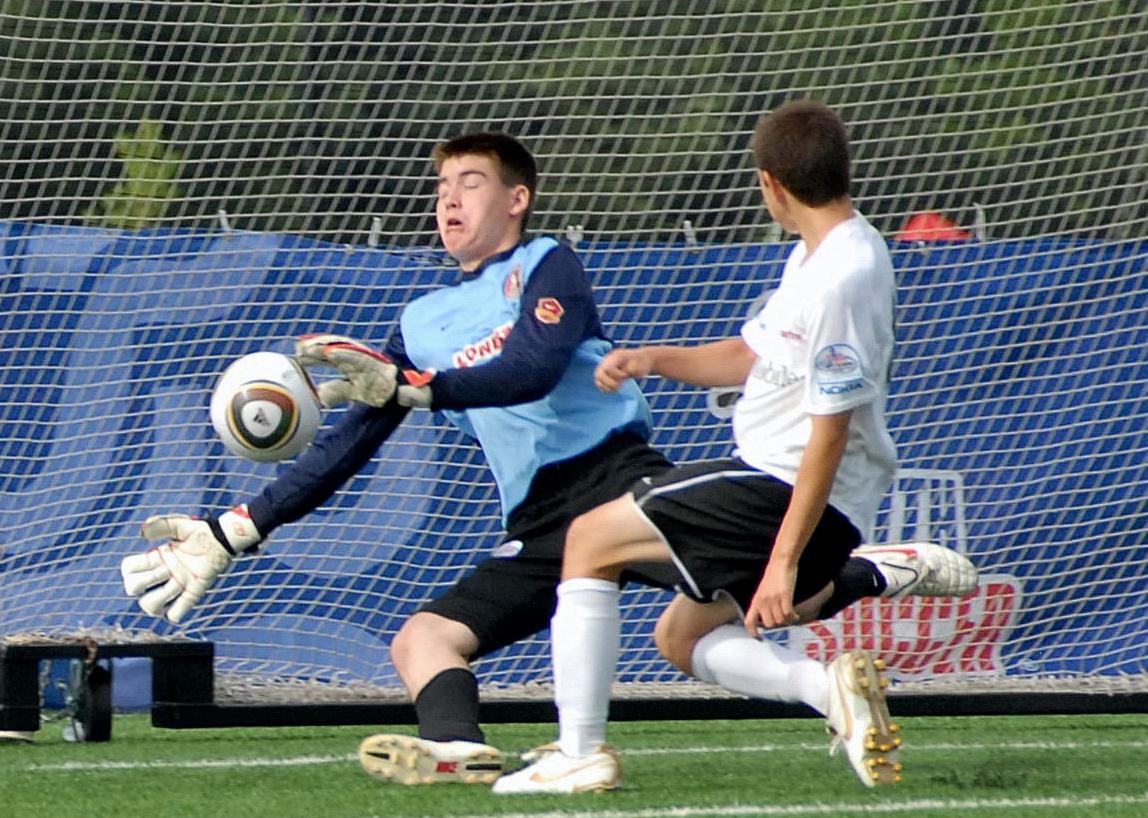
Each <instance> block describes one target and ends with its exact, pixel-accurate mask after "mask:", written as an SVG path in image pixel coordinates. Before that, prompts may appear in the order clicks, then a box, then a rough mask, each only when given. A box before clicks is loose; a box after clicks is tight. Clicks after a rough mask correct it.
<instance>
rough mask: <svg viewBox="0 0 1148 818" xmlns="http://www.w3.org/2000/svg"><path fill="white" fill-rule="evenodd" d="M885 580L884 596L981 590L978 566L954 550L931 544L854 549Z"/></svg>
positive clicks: (934, 594) (959, 593) (901, 544)
mask: <svg viewBox="0 0 1148 818" xmlns="http://www.w3.org/2000/svg"><path fill="white" fill-rule="evenodd" d="M851 556H855V557H861V558H862V559H866V560H868V561H869V562H871V563H873V564H874V565H876V566H877V570H878V571H880V572H881V576H883V577H884V578H885V583H886V587H885V590H884V591H883V592H882V593H881V596H883V597H886V598H896V597H901V596H910V595H912V596H968V595H969V594H970V593H972V591H973V589H974V588H976V587H977V567H976V566H975V565H973V564H972V563H971V562H969V560H968V558H967V557H965V556H964V555H962V554H958V553H957V552H956V551H954V550H952V549H951V548H945V547H944V546H943V545H936V544H935V543H928V542H908V543H898V544H896V545H865V546H862V547H860V548H856V549H854V550H853V553H852V555H851Z"/></svg>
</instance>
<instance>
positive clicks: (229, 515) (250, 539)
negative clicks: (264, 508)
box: [207, 505, 263, 556]
mask: <svg viewBox="0 0 1148 818" xmlns="http://www.w3.org/2000/svg"><path fill="white" fill-rule="evenodd" d="M207 525H208V527H210V528H211V533H212V535H214V537H215V539H217V540H219V544H220V545H222V546H223V547H224V548H225V549H227V551H228V553H230V554H231V555H232V556H238V555H239V554H241V553H242V552H244V551H249V550H251V549H253V548H255V546H257V545H259V543H260V542H262V541H263V536H262V535H261V534H260V533H259V531H258V529H256V528H255V523H253V522H251V515H250V514H248V513H247V506H246V505H239V506H236V507H235V508H233V509H231V511H225V512H224V513H223V514H221V515H219V517H218V518H217V517H208V518H207Z"/></svg>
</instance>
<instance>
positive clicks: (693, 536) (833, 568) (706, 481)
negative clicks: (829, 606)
mask: <svg viewBox="0 0 1148 818" xmlns="http://www.w3.org/2000/svg"><path fill="white" fill-rule="evenodd" d="M633 491H634V499H635V500H636V501H637V504H638V508H639V509H640V510H641V512H642V513H643V514H644V515H645V516H646V519H647V520H649V522H650V523H651V524H652V525H653V526H654V527H655V528H656V529H657V530H658V532H659V533H660V535H661V538H662V539H663V540H664V541H665V542H666V544H667V545H668V546H669V547H670V551H671V552H672V553H673V555H674V560H675V562H676V564H677V566H678V568H679V570H680V571H681V576H682V582H681V585H680V590H681V591H682V592H683V593H684V594H686V595H687V596H689V597H691V598H693V599H695V600H697V601H698V602H712V601H714V600H716V599H718V598H719V597H723V596H729V597H731V598H732V599H733V601H734V602H736V603H737V604H738V606H739V607H740V608H741V610H742V613H743V614H744V613H745V611H746V609H747V607H748V606H749V603H750V601H751V600H752V599H753V595H754V592H756V590H757V586H758V584H759V583H760V582H761V578H762V575H763V574H764V573H765V565H766V563H767V562H768V561H769V554H770V550H771V549H772V547H773V541H774V539H775V538H776V537H777V532H778V529H779V528H780V527H781V520H782V518H783V517H784V516H785V512H786V510H787V509H788V508H789V500H790V497H791V496H792V494H793V487H792V486H790V485H789V484H788V483H786V482H784V481H782V480H778V479H777V478H776V477H773V476H771V475H768V474H766V473H765V472H763V471H761V470H759V469H755V468H754V467H753V466H750V465H749V464H748V463H746V462H745V461H743V460H740V459H738V458H727V459H722V460H710V461H704V462H701V463H689V464H687V465H685V466H681V467H679V468H676V469H673V470H672V471H667V472H665V473H663V474H661V475H658V476H654V477H652V478H651V479H650V480H648V481H647V480H643V481H641V482H640V483H639V484H638V485H636V486H634V487H633ZM860 544H861V533H860V532H859V531H858V530H857V528H856V527H855V526H854V525H853V524H852V523H851V522H849V519H848V518H847V517H846V516H845V515H844V514H842V513H841V512H840V511H838V510H837V509H835V508H833V507H832V506H827V507H826V509H825V513H824V514H822V515H821V520H820V522H818V524H817V528H815V529H814V531H813V535H812V536H811V537H810V539H809V542H808V544H807V545H806V546H805V550H804V551H802V552H801V558H800V559H799V560H798V563H797V587H796V588H795V590H794V601H795V602H801V601H802V600H805V599H808V598H809V597H811V596H813V595H814V594H816V593H817V592H818V591H820V590H821V589H822V588H824V587H825V586H826V585H827V584H829V583H830V582H831V581H832V580H833V579H835V578H836V577H837V575H838V574H839V573H840V571H841V568H842V567H843V566H844V565H845V562H846V561H847V560H848V559H849V552H850V551H852V550H853V549H854V548H856V547H857V546H858V545H860Z"/></svg>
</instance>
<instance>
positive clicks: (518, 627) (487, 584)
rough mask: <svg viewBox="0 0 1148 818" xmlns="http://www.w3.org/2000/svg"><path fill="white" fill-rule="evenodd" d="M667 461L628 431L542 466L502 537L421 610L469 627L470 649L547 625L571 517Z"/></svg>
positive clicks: (668, 572) (672, 577)
mask: <svg viewBox="0 0 1148 818" xmlns="http://www.w3.org/2000/svg"><path fill="white" fill-rule="evenodd" d="M670 467H671V464H670V462H669V461H668V460H666V458H665V457H664V456H662V454H661V453H659V452H658V451H656V450H654V449H652V448H651V447H650V445H649V444H648V443H646V441H644V440H643V439H642V438H641V437H639V436H638V435H634V434H630V433H622V434H617V435H614V436H612V437H610V438H608V439H607V440H606V441H604V442H603V443H601V444H599V445H598V446H596V447H595V448H593V449H591V450H589V451H587V452H584V453H583V454H580V455H578V456H577V457H573V458H571V459H569V460H564V461H562V462H560V463H553V464H551V465H549V466H545V467H544V468H542V469H540V470H539V472H538V474H537V475H535V478H534V480H533V481H532V482H531V484H530V492H529V494H528V495H527V497H526V499H525V500H524V501H523V502H522V503H521V504H520V505H519V506H518V508H516V509H515V510H514V513H513V514H512V515H511V517H510V521H509V525H508V526H507V532H506V537H505V538H504V539H503V541H502V542H501V543H499V545H498V546H496V547H495V548H494V549H493V550H492V551H491V553H490V556H489V557H488V558H487V559H485V560H484V561H483V562H481V563H480V564H479V565H478V567H477V568H475V570H474V571H473V572H471V573H470V574H468V575H467V576H465V577H463V578H462V579H461V580H459V581H458V582H457V583H455V585H454V586H453V587H451V588H450V589H449V590H448V591H446V593H444V594H443V595H442V596H440V597H438V598H436V599H433V600H431V601H430V602H429V603H427V604H426V605H425V606H424V607H423V609H422V610H424V611H429V612H430V613H435V614H438V615H439V616H444V617H446V618H447V619H452V620H454V621H456V622H461V623H462V624H464V625H466V626H467V627H468V628H470V630H471V631H473V632H474V634H475V635H476V636H477V637H478V641H479V649H478V651H477V653H476V654H475V655H476V656H483V655H485V654H487V653H490V652H492V651H495V650H498V649H499V648H502V647H505V646H507V645H510V644H513V643H515V642H518V641H520V640H522V639H525V638H526V637H528V636H532V635H533V634H535V633H538V632H539V631H542V630H545V629H546V628H548V627H550V617H551V616H553V614H554V607H555V604H556V600H557V596H556V592H557V588H558V582H559V580H560V579H561V574H562V549H563V546H564V545H565V541H566V529H567V528H568V527H569V525H570V523H571V522H572V521H573V520H574V518H575V517H577V516H578V515H580V514H583V513H585V512H587V511H590V510H591V509H593V508H596V507H597V506H600V505H602V504H603V503H607V502H609V501H610V500H614V499H617V498H618V497H621V496H622V495H623V494H625V493H626V492H627V491H629V490H630V488H631V486H632V484H634V483H635V482H637V481H638V480H639V479H641V478H643V477H647V476H652V475H656V474H660V473H662V472H664V471H666V470H667V469H669V468H670ZM623 580H624V581H627V582H638V583H641V584H644V585H650V586H653V587H656V588H672V587H674V586H675V585H676V584H677V583H679V582H680V581H681V575H680V574H679V573H678V572H677V570H676V569H675V568H674V566H673V565H672V564H670V563H656V564H651V565H648V566H647V565H643V566H638V567H635V568H633V569H631V570H629V571H627V572H626V573H625V574H624V575H623ZM668 599H669V597H668V596H667V600H668Z"/></svg>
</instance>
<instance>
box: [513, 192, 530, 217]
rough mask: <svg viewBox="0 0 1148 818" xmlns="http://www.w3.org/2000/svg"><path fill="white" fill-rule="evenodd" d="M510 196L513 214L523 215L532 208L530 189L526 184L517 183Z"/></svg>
mask: <svg viewBox="0 0 1148 818" xmlns="http://www.w3.org/2000/svg"><path fill="white" fill-rule="evenodd" d="M510 196H511V198H510V215H511V216H521V215H522V214H524V213H525V212H526V211H527V210H529V209H530V189H529V188H528V187H526V185H515V186H514V187H513V188H512V189H511V191H510Z"/></svg>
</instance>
